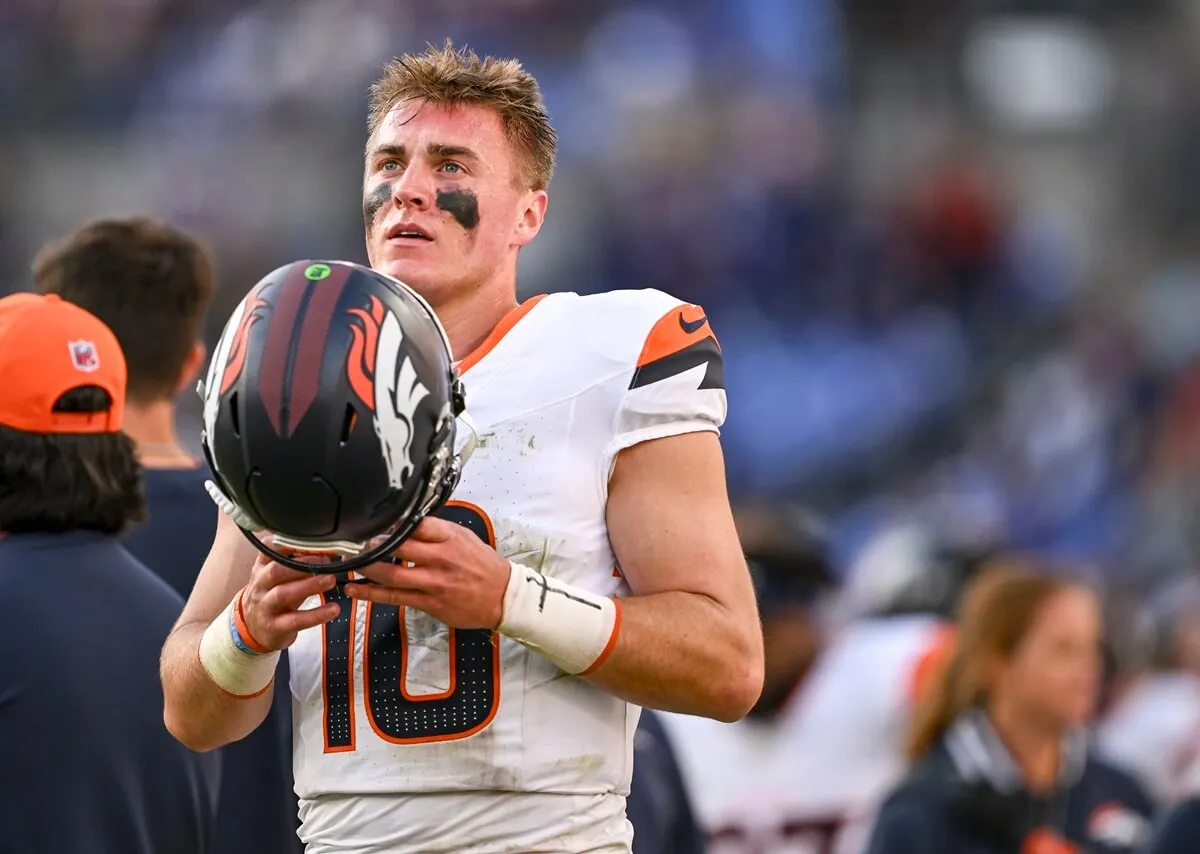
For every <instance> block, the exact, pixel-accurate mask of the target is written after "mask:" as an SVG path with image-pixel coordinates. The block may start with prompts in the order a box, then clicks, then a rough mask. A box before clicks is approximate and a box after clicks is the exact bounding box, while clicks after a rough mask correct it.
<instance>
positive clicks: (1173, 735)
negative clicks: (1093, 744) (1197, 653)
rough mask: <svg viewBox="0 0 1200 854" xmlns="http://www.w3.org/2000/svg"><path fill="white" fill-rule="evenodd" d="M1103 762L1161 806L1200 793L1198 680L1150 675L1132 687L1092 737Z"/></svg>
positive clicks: (1187, 676)
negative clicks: (1120, 771)
mask: <svg viewBox="0 0 1200 854" xmlns="http://www.w3.org/2000/svg"><path fill="white" fill-rule="evenodd" d="M1096 741H1097V746H1098V748H1099V750H1100V752H1101V753H1102V754H1103V755H1104V756H1105V758H1107V759H1109V760H1111V761H1112V762H1114V763H1115V764H1117V765H1120V766H1121V767H1122V768H1123V769H1124V770H1126V771H1128V772H1129V773H1130V774H1133V775H1134V776H1135V777H1137V778H1138V781H1139V782H1140V783H1142V785H1143V786H1145V787H1146V790H1147V791H1148V792H1149V794H1150V795H1151V797H1153V798H1154V799H1155V800H1157V801H1158V803H1159V804H1160V805H1166V804H1171V803H1174V802H1175V801H1177V800H1179V799H1180V798H1182V797H1188V796H1191V795H1194V794H1196V793H1197V791H1200V787H1198V786H1197V783H1198V782H1200V779H1198V778H1197V764H1198V760H1200V678H1197V677H1196V676H1193V675H1192V674H1190V673H1155V674H1153V675H1151V676H1148V677H1146V678H1145V679H1143V680H1142V681H1141V682H1139V683H1138V684H1137V685H1134V686H1133V687H1132V688H1131V689H1130V690H1129V693H1127V694H1126V695H1125V696H1124V697H1122V698H1121V699H1120V701H1119V702H1118V703H1117V704H1116V706H1115V707H1114V708H1113V709H1112V710H1111V711H1110V712H1109V713H1108V716H1107V717H1106V718H1105V719H1104V720H1103V721H1101V722H1100V724H1099V726H1098V727H1097V732H1096Z"/></svg>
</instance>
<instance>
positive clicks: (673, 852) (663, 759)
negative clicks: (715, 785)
mask: <svg viewBox="0 0 1200 854" xmlns="http://www.w3.org/2000/svg"><path fill="white" fill-rule="evenodd" d="M625 814H626V815H627V816H629V822H630V824H632V825H633V854H705V852H706V851H707V850H708V843H707V841H706V840H705V836H704V830H703V829H702V828H701V827H700V825H699V823H698V822H697V821H696V814H695V810H694V809H693V808H692V798H691V794H690V793H689V792H688V787H687V785H686V784H685V783H684V781H683V775H682V772H681V771H680V769H679V762H678V760H677V758H676V755H675V748H674V745H673V743H672V741H671V736H670V734H669V733H668V732H667V729H666V726H665V724H664V723H663V720H662V716H661V715H660V714H659V713H658V712H655V711H653V710H651V709H643V710H642V716H641V718H640V719H639V720H638V728H637V733H636V734H635V735H634V737H633V782H632V783H631V784H630V786H629V798H628V800H627V801H626V803H625Z"/></svg>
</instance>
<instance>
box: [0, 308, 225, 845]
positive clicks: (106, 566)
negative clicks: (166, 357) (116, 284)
mask: <svg viewBox="0 0 1200 854" xmlns="http://www.w3.org/2000/svg"><path fill="white" fill-rule="evenodd" d="M0 388H2V389H3V394H0V587H2V588H3V589H4V601H5V610H6V613H5V617H4V619H3V620H0V650H3V654H2V655H0V769H3V771H2V772H0V850H2V851H5V852H6V854H34V852H42V851H91V852H96V854H159V852H164V851H172V852H179V854H208V852H209V851H210V850H211V849H210V845H211V843H212V838H213V837H212V825H213V815H214V813H215V811H216V789H217V783H218V779H219V774H220V770H221V769H220V765H219V762H218V757H216V756H200V755H197V754H195V753H192V752H191V751H189V750H187V749H186V748H184V747H183V746H181V745H180V744H179V743H178V742H176V741H175V740H174V739H172V738H171V736H170V734H169V733H168V732H167V731H166V730H165V729H164V727H163V725H162V711H161V706H162V691H161V688H160V687H159V685H158V683H157V681H156V679H155V666H156V663H157V658H158V649H159V648H160V647H161V645H162V642H163V640H164V639H165V638H166V636H167V633H168V632H169V631H170V630H171V625H172V623H173V622H174V620H175V618H176V616H177V615H178V613H179V610H180V609H181V608H182V607H183V599H182V598H181V597H180V596H179V594H177V593H175V592H174V591H173V590H171V589H170V587H168V586H167V585H166V584H165V583H164V582H163V581H162V580H160V579H159V578H156V577H155V576H154V575H153V574H152V573H151V572H150V571H149V570H147V569H146V568H145V567H144V566H142V565H141V564H140V563H138V561H136V560H135V559H133V558H132V557H130V555H129V553H128V552H126V551H125V550H124V549H123V548H121V546H120V545H119V543H118V542H117V540H116V539H115V538H116V537H117V536H118V535H119V534H120V533H121V532H122V531H124V530H125V529H126V528H127V527H128V526H129V525H130V524H132V523H134V522H135V521H137V520H139V519H140V518H141V517H142V516H143V514H144V510H145V507H144V503H143V499H142V490H141V479H140V476H139V471H138V464H137V458H136V456H135V454H134V449H133V445H132V443H131V442H130V441H129V439H128V438H127V437H125V436H124V435H122V433H121V426H122V416H123V409H124V401H125V363H124V361H123V359H122V356H121V349H120V347H119V346H118V344H117V341H116V339H115V338H114V337H113V335H112V333H111V332H110V331H109V330H108V329H107V328H106V327H105V326H104V324H103V323H101V322H100V321H99V320H98V319H97V318H96V317H94V316H93V315H91V314H88V313H87V312H86V311H84V310H83V309H81V308H78V307H77V306H74V305H71V304H70V303H67V302H64V301H62V300H60V299H59V298H58V297H53V296H51V297H43V296H36V295H33V294H18V295H15V296H10V297H5V298H4V299H0Z"/></svg>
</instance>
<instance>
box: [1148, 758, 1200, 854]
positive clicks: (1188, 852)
mask: <svg viewBox="0 0 1200 854" xmlns="http://www.w3.org/2000/svg"><path fill="white" fill-rule="evenodd" d="M1189 782H1190V784H1191V791H1190V793H1189V794H1188V795H1187V796H1186V797H1184V798H1183V799H1182V800H1180V801H1179V802H1178V803H1176V804H1175V805H1174V806H1173V807H1171V808H1170V809H1169V810H1167V811H1166V812H1165V814H1164V815H1163V817H1162V820H1161V821H1160V822H1159V823H1158V825H1157V826H1156V827H1155V828H1154V832H1153V834H1152V835H1151V838H1150V841H1149V842H1148V843H1147V844H1146V846H1145V848H1143V849H1142V850H1141V852H1140V854H1195V852H1196V851H1200V774H1196V775H1194V777H1193V779H1192V780H1190V781H1189Z"/></svg>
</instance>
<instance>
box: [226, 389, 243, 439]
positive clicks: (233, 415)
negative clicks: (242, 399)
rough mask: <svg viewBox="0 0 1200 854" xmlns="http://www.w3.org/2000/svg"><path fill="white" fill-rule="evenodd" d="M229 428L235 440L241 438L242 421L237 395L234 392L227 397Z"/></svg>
mask: <svg viewBox="0 0 1200 854" xmlns="http://www.w3.org/2000/svg"><path fill="white" fill-rule="evenodd" d="M229 426H230V427H231V428H232V429H233V435H234V436H236V437H237V438H239V439H240V438H242V419H241V407H239V406H238V393H237V392H236V391H235V392H234V393H233V394H231V395H229Z"/></svg>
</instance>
